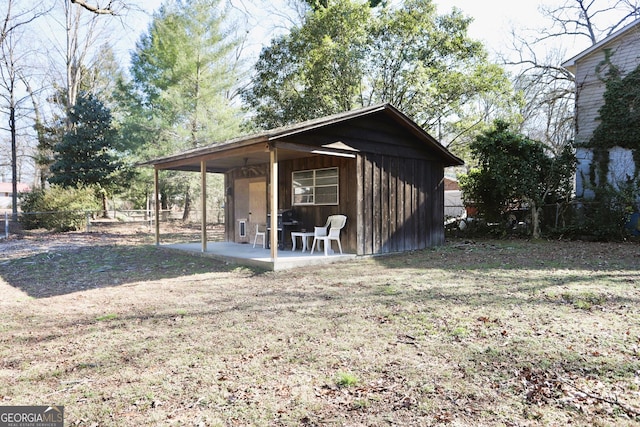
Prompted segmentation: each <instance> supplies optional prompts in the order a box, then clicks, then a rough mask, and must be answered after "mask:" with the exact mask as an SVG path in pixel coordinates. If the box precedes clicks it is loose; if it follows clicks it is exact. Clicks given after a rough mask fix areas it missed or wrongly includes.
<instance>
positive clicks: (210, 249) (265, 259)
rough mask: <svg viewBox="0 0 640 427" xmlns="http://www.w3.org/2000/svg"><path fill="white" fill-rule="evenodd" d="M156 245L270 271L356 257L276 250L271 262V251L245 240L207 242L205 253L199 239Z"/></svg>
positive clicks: (329, 262)
mask: <svg viewBox="0 0 640 427" xmlns="http://www.w3.org/2000/svg"><path fill="white" fill-rule="evenodd" d="M159 247H160V248H161V249H168V250H177V251H187V252H191V253H193V254H194V255H199V256H206V257H211V258H215V259H219V260H221V261H225V262H228V263H231V264H239V265H248V266H254V267H260V268H264V269H265V270H273V271H276V270H287V269H290V268H297V267H306V266H310V265H325V264H333V263H336V262H341V261H348V260H352V259H355V258H356V255H355V254H346V253H343V254H340V253H334V254H330V255H328V256H325V255H324V252H323V251H319V252H318V251H315V252H314V253H313V255H311V254H310V252H309V251H307V252H301V251H299V250H298V251H291V250H279V251H278V258H277V259H276V260H275V262H274V260H272V259H271V251H270V250H269V249H262V246H256V247H255V248H254V247H253V245H251V244H248V243H247V244H243V243H232V242H208V243H207V251H206V252H202V244H201V243H200V242H197V243H173V244H167V245H160V246H159Z"/></svg>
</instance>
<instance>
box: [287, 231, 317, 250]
mask: <svg viewBox="0 0 640 427" xmlns="http://www.w3.org/2000/svg"><path fill="white" fill-rule="evenodd" d="M296 237H300V240H302V252H304V251H306V250H307V249H308V246H309V245H308V240H309V237H313V231H292V232H291V242H292V243H293V244H292V249H291V250H292V251H295V250H296V240H297V239H296Z"/></svg>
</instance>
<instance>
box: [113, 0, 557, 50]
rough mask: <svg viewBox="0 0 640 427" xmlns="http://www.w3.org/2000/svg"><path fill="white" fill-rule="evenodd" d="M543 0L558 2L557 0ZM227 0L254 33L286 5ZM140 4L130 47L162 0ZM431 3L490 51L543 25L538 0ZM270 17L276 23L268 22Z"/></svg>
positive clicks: (259, 40)
mask: <svg viewBox="0 0 640 427" xmlns="http://www.w3.org/2000/svg"><path fill="white" fill-rule="evenodd" d="M546 1H547V2H548V1H551V2H555V3H558V2H559V0H546ZM230 2H231V4H232V5H233V6H234V7H235V8H238V9H249V10H250V11H251V12H252V13H254V14H256V15H258V16H256V18H255V19H254V21H253V22H251V23H250V24H252V26H254V28H255V32H256V34H261V33H267V32H269V30H270V29H272V28H271V27H273V25H278V24H277V22H278V21H282V17H280V16H277V15H278V14H277V11H278V10H280V11H282V10H284V9H285V8H286V6H283V7H279V6H278V3H280V4H286V1H283V0H275V1H274V0H272V1H268V0H230ZM140 3H141V4H140V5H141V7H142V8H143V9H144V10H145V11H146V13H147V15H144V14H142V13H138V14H136V16H135V18H136V19H135V24H134V25H135V27H134V28H137V29H139V33H138V34H137V35H136V36H135V37H132V36H133V34H129V35H128V36H127V37H126V38H125V40H123V42H126V43H128V44H130V45H131V46H135V40H137V38H138V37H139V36H140V33H141V32H142V31H145V30H146V28H147V25H148V22H149V18H150V16H151V14H152V13H153V11H155V10H157V9H158V8H159V7H160V5H161V4H162V1H161V0H146V1H140ZM434 3H435V4H436V5H437V8H438V13H440V14H443V13H448V12H450V11H451V9H452V8H453V7H457V8H458V9H460V10H462V11H463V12H464V14H465V15H468V16H471V17H473V19H474V21H473V22H472V24H471V26H470V29H469V33H470V35H471V36H472V37H473V38H475V39H479V40H482V41H484V42H485V43H486V45H487V47H488V49H489V51H490V52H492V51H497V50H500V49H502V48H503V47H504V45H505V43H507V42H508V40H509V38H508V36H509V33H510V29H511V28H512V27H516V28H518V27H528V28H531V27H536V26H538V25H543V21H542V19H541V17H540V14H539V12H538V6H539V4H540V3H541V1H540V0H524V1H523V0H434ZM270 14H271V16H270ZM271 19H273V20H274V21H275V22H276V23H275V24H274V23H271V22H270V20H271ZM134 33H135V32H134ZM267 41H268V39H264V38H263V37H260V36H258V37H256V38H255V39H254V40H253V42H254V43H257V44H260V43H262V42H267Z"/></svg>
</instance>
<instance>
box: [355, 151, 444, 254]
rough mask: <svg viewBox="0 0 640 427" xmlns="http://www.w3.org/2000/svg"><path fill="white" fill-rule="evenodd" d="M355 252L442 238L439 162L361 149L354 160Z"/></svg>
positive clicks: (407, 247) (437, 241)
mask: <svg viewBox="0 0 640 427" xmlns="http://www.w3.org/2000/svg"><path fill="white" fill-rule="evenodd" d="M358 170H359V172H358V174H357V176H356V178H357V181H358V182H359V183H360V186H361V187H362V189H363V190H362V192H363V194H362V195H359V200H361V202H360V203H358V206H359V207H358V210H359V215H358V221H359V222H362V224H359V226H358V239H359V240H358V245H357V247H358V254H359V255H370V254H381V253H389V252H402V251H410V250H416V249H424V248H427V247H431V246H434V245H438V244H442V243H444V223H443V221H444V189H443V183H442V180H443V175H444V169H443V167H442V165H440V164H438V163H436V162H432V161H427V160H421V159H407V158H401V157H394V156H385V155H380V154H362V155H361V156H360V158H359V159H358Z"/></svg>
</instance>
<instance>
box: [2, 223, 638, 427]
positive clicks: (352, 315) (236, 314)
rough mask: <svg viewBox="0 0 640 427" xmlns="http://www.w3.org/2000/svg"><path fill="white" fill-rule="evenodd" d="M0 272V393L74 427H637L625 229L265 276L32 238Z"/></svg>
mask: <svg viewBox="0 0 640 427" xmlns="http://www.w3.org/2000/svg"><path fill="white" fill-rule="evenodd" d="M196 233H197V232H196ZM0 276H1V277H0V404H2V405H30V404H40V405H48V404H57V405H64V406H65V419H66V424H67V425H69V426H76V425H80V426H147V425H148V426H152V425H153V426H156V425H195V426H236V425H238V426H246V425H256V426H279V425H281V426H298V425H302V426H305V425H306V426H316V425H331V426H384V425H412V426H431V425H450V426H565V425H569V424H570V425H574V426H638V425H640V309H639V307H640V246H639V245H638V244H637V243H626V244H604V243H584V242H527V241H475V242H465V241H452V242H449V243H448V244H447V245H446V246H444V247H441V248H437V249H434V250H425V251H418V252H414V253H410V254H405V255H394V256H388V257H378V258H370V259H360V260H357V261H353V262H348V263H343V264H338V265H335V266H332V267H310V268H301V269H296V270H291V271H282V272H265V271H260V270H253V269H248V268H244V267H237V266H232V265H225V264H223V263H220V262H218V261H214V260H210V259H205V258H200V257H191V256H189V255H186V254H185V255H180V254H178V255H176V254H175V253H173V252H165V251H162V250H159V249H156V248H155V247H153V246H151V245H150V244H149V236H148V235H147V234H144V233H134V234H126V233H125V234H118V233H115V232H111V231H108V232H100V231H97V232H94V233H91V234H86V233H76V234H68V235H63V236H60V235H37V234H34V235H27V236H26V237H25V238H24V239H21V240H19V241H9V242H0Z"/></svg>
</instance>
